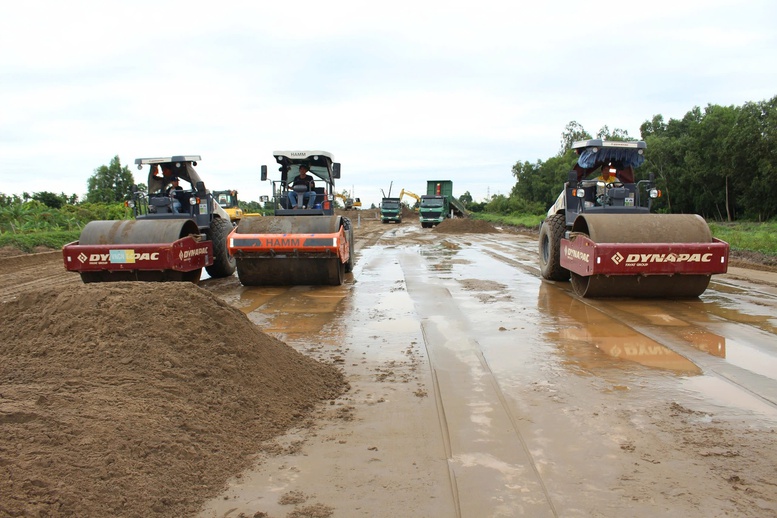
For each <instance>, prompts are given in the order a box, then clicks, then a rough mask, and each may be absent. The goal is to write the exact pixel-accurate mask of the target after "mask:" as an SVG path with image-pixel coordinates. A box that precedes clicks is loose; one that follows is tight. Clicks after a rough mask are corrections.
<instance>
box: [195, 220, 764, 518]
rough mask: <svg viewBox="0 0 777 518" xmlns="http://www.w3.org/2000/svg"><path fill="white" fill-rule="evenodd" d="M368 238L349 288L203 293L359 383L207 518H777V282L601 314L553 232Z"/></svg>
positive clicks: (364, 226)
mask: <svg viewBox="0 0 777 518" xmlns="http://www.w3.org/2000/svg"><path fill="white" fill-rule="evenodd" d="M357 236H358V239H359V242H358V245H357V254H358V262H357V265H356V267H355V269H354V272H353V275H352V277H350V276H349V279H348V282H347V284H346V285H344V286H342V287H336V288H335V287H293V288H255V287H254V288H246V287H242V286H240V285H239V284H237V282H236V278H233V279H228V280H226V281H224V280H220V281H210V282H204V283H202V285H203V287H204V288H206V289H209V290H212V291H213V292H214V293H215V294H217V295H219V296H221V297H222V298H224V299H225V300H227V301H228V302H230V303H231V304H233V305H235V306H237V307H239V308H241V309H242V310H243V311H244V312H245V313H246V314H247V315H248V316H249V318H250V319H251V320H253V321H254V322H255V323H257V325H260V326H261V327H262V328H263V330H265V332H268V333H270V334H272V335H274V336H277V337H279V338H281V339H282V340H284V341H286V342H287V343H289V344H290V345H292V346H294V347H295V348H297V349H299V350H300V351H303V352H304V353H306V354H308V355H312V356H314V357H316V358H319V359H321V360H322V361H325V362H332V363H335V364H337V365H340V366H341V367H342V369H343V370H344V372H345V373H346V375H347V377H348V380H349V381H350V384H351V390H350V391H349V392H348V393H346V394H345V395H344V396H343V397H342V398H340V399H339V400H337V401H336V402H335V404H333V405H330V406H329V407H327V408H324V409H321V410H320V411H319V412H318V415H317V416H316V418H315V419H312V420H311V421H310V422H309V423H308V425H307V426H306V427H305V428H301V429H299V430H295V431H294V432H293V433H291V434H289V435H287V436H285V437H283V438H281V439H280V440H278V441H277V448H275V451H276V452H277V453H276V454H273V455H268V454H262V455H261V456H260V457H259V458H258V459H257V460H258V463H257V467H256V469H255V470H254V471H251V472H247V473H241V474H239V476H237V477H236V478H235V479H234V480H233V481H232V482H231V483H230V487H229V489H228V490H227V491H226V492H225V493H224V494H223V495H222V496H221V497H220V498H218V499H216V500H213V501H212V502H209V503H208V504H207V505H206V506H205V508H204V510H203V512H202V513H201V515H202V516H204V517H216V516H219V517H220V516H240V515H241V513H242V514H243V515H245V516H253V515H254V514H255V513H257V512H260V513H261V512H264V513H267V516H286V514H287V513H289V512H291V511H292V510H294V509H305V510H307V511H308V512H310V513H313V514H310V515H311V516H378V517H395V516H418V517H422V516H423V517H425V516H464V517H481V516H519V515H525V516H655V515H657V514H658V515H672V516H675V515H676V516H681V515H682V516H700V517H701V516H704V517H707V516H777V481H776V480H775V478H774V473H775V469H777V448H776V447H775V446H777V433H776V432H775V429H777V379H776V376H777V317H775V315H777V311H775V309H777V308H776V306H777V282H776V281H777V279H776V278H775V274H760V273H758V272H747V271H744V270H741V271H740V270H737V269H732V272H731V274H729V275H726V276H720V277H717V278H716V279H715V280H714V281H713V283H712V285H711V289H709V290H708V291H707V292H706V293H705V294H704V296H703V297H702V298H701V299H699V300H693V301H674V302H668V301H635V300H628V299H620V300H607V301H589V300H585V301H583V300H580V299H578V298H577V297H575V296H574V295H573V294H572V293H571V291H570V288H569V286H568V285H566V284H555V283H549V282H546V281H541V280H540V278H539V273H538V270H537V267H536V238H535V237H532V236H524V235H520V234H514V233H498V234H457V235H453V234H444V233H439V232H432V231H430V230H428V229H421V228H420V226H418V225H414V224H412V223H409V222H406V223H403V224H402V225H396V226H395V225H391V226H389V225H380V224H379V223H377V222H373V221H370V220H368V219H366V217H365V219H364V220H361V218H360V221H359V227H358V228H357ZM315 513H318V514H315ZM262 516H263V515H262Z"/></svg>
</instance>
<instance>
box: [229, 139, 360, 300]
mask: <svg viewBox="0 0 777 518" xmlns="http://www.w3.org/2000/svg"><path fill="white" fill-rule="evenodd" d="M273 156H274V157H275V161H276V162H277V163H278V164H279V168H278V169H279V171H280V179H278V180H273V182H272V185H273V187H272V193H273V194H272V197H273V206H274V209H273V214H274V215H273V216H270V217H263V218H256V217H243V219H241V220H240V223H238V225H237V227H236V228H235V229H234V230H233V231H232V232H231V233H230V234H229V237H228V238H227V248H228V250H229V253H230V254H231V255H232V256H234V258H235V260H236V267H237V276H238V278H239V279H240V282H241V283H242V284H244V285H246V286H264V285H311V284H328V285H340V284H342V283H343V281H344V274H345V273H348V272H350V271H351V270H352V269H353V264H354V248H353V247H354V241H353V225H352V224H351V220H350V219H349V218H346V217H344V216H339V215H336V214H335V209H334V198H335V195H334V193H335V179H338V178H340V163H339V162H335V161H334V157H333V156H332V154H331V153H328V152H326V151H310V150H301V151H274V152H273ZM303 165H304V166H306V167H307V168H308V175H309V176H311V177H312V178H313V180H314V187H313V191H311V190H310V186H309V185H306V186H302V185H296V186H295V185H294V183H295V182H294V180H295V179H296V178H297V177H298V176H299V175H300V174H299V168H300V166H303ZM261 178H262V181H266V180H267V179H268V174H267V166H266V165H263V166H261ZM292 193H294V194H293V197H294V199H295V200H297V201H298V200H299V197H303V196H304V195H305V193H310V198H306V199H308V204H307V206H306V208H295V205H294V204H293V203H292V200H291V198H292Z"/></svg>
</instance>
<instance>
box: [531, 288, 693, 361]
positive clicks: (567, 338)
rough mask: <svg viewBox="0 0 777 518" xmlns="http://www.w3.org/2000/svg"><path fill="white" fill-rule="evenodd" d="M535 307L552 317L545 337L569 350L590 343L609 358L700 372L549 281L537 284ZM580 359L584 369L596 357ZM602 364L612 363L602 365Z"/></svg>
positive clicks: (679, 355) (602, 311) (603, 309)
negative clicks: (536, 305) (552, 322)
mask: <svg viewBox="0 0 777 518" xmlns="http://www.w3.org/2000/svg"><path fill="white" fill-rule="evenodd" d="M538 306H539V307H540V309H541V310H543V312H545V313H547V314H550V315H553V316H554V317H555V327H556V329H552V330H550V331H549V332H548V333H547V336H548V338H550V339H552V340H554V341H555V342H556V343H557V344H558V345H559V346H561V347H563V348H564V349H566V350H567V351H568V352H571V349H573V348H575V347H576V348H581V349H582V348H586V347H589V348H590V347H591V346H593V347H595V348H596V349H598V350H599V351H601V352H603V353H605V354H606V355H607V356H608V357H610V358H615V359H618V360H628V361H632V362H635V363H639V364H640V365H644V366H646V367H653V368H659V369H664V370H668V371H671V372H675V373H678V374H684V375H688V374H700V373H701V369H700V368H699V367H698V366H697V365H696V364H694V363H693V362H692V361H691V360H689V359H688V358H686V357H684V356H682V355H681V354H678V353H677V352H675V351H672V350H671V349H669V348H667V347H664V346H663V345H661V344H660V343H658V342H656V341H655V340H653V339H651V338H648V337H646V336H644V335H641V334H639V333H637V332H636V331H635V330H634V329H632V328H631V327H629V326H626V325H624V324H621V323H620V322H617V321H616V320H614V319H613V318H612V317H611V316H610V315H608V314H607V313H606V308H602V309H597V308H594V307H592V306H590V305H588V304H586V303H584V302H581V301H579V300H578V299H576V298H575V297H573V296H571V295H569V294H567V293H565V292H564V291H562V290H560V289H558V288H557V287H555V286H551V285H550V284H548V283H542V285H541V286H540V290H539V297H538ZM654 319H659V320H660V321H661V322H667V323H669V324H670V325H671V324H672V323H675V324H676V323H677V322H675V320H676V319H672V318H671V317H669V316H666V317H664V316H661V317H660V318H659V317H654ZM581 359H582V360H583V362H584V363H585V366H586V367H587V368H591V367H592V366H594V364H593V362H595V361H596V359H597V356H596V355H592V354H583V355H582V356H581ZM605 365H607V366H614V365H613V364H602V366H605Z"/></svg>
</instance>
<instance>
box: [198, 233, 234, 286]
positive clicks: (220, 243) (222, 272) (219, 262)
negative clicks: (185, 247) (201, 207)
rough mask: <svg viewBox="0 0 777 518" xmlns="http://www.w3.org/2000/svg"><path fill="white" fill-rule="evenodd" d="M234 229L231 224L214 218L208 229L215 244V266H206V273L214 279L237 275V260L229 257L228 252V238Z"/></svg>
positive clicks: (209, 235)
mask: <svg viewBox="0 0 777 518" xmlns="http://www.w3.org/2000/svg"><path fill="white" fill-rule="evenodd" d="M233 228H234V227H233V226H232V223H231V222H229V221H227V220H224V219H221V218H213V221H212V222H211V224H210V229H208V237H209V238H210V240H211V242H212V243H213V264H212V265H210V266H206V267H205V271H207V272H208V275H210V276H211V277H212V278H214V279H218V278H220V277H229V276H230V275H232V274H233V273H235V258H234V257H232V256H231V255H229V251H228V250H227V236H229V233H230V232H232V229H233Z"/></svg>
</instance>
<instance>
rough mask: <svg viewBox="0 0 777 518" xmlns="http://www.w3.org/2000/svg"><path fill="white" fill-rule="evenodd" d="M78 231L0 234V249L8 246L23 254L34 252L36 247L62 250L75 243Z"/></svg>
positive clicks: (79, 232)
mask: <svg viewBox="0 0 777 518" xmlns="http://www.w3.org/2000/svg"><path fill="white" fill-rule="evenodd" d="M80 234H81V231H80V230H52V231H47V232H29V233H26V234H11V233H4V234H0V247H3V246H10V247H14V248H18V249H19V250H21V251H23V252H34V251H35V249H36V248H37V247H41V246H42V247H46V248H52V249H57V248H62V246H63V245H65V244H67V243H70V242H71V241H77V240H78V236H79V235H80Z"/></svg>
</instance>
